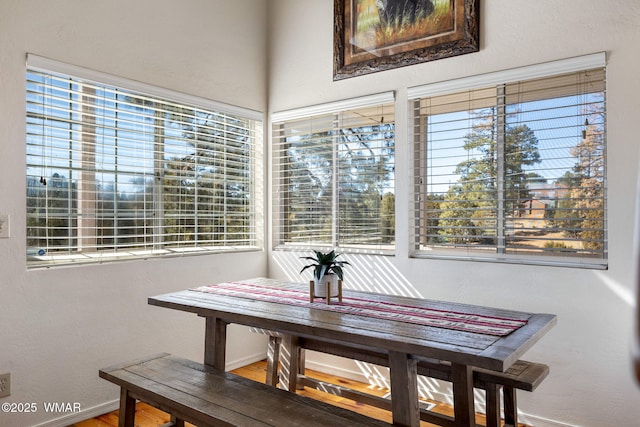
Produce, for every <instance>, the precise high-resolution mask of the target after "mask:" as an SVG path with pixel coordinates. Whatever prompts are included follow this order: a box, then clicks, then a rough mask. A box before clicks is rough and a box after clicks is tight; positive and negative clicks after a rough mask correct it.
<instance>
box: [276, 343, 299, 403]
mask: <svg viewBox="0 0 640 427" xmlns="http://www.w3.org/2000/svg"><path fill="white" fill-rule="evenodd" d="M299 354H300V344H299V338H298V337H294V336H291V335H283V336H282V342H281V346H280V355H281V358H280V372H281V376H280V388H282V389H284V390H289V391H290V392H293V393H295V392H296V388H297V382H298V373H299V372H300V357H299Z"/></svg>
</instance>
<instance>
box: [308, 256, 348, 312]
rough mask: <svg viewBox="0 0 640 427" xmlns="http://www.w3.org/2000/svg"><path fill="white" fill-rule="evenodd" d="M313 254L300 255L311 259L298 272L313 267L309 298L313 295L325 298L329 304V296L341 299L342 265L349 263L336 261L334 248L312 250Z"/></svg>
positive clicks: (311, 298) (311, 299) (312, 297)
mask: <svg viewBox="0 0 640 427" xmlns="http://www.w3.org/2000/svg"><path fill="white" fill-rule="evenodd" d="M314 252H315V256H305V257H300V258H301V259H306V260H308V261H312V263H311V264H309V265H306V266H304V267H303V268H302V270H300V273H302V272H303V271H305V270H306V269H307V268H313V280H312V281H311V283H310V285H311V287H310V292H309V300H310V301H311V302H313V299H314V297H320V298H326V299H327V304H330V303H331V302H330V298H331V297H338V299H339V300H340V301H342V286H341V285H342V280H343V279H344V273H343V271H342V267H343V266H345V265H351V264H349V263H348V262H347V261H338V260H337V258H338V257H339V256H340V254H337V253H336V251H335V250H332V251H331V252H326V253H324V252H321V251H314Z"/></svg>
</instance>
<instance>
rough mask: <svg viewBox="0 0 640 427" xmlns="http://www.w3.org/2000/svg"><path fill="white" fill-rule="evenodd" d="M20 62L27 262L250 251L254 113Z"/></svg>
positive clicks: (256, 172) (256, 170)
mask: <svg viewBox="0 0 640 427" xmlns="http://www.w3.org/2000/svg"><path fill="white" fill-rule="evenodd" d="M33 62H38V61H33ZM27 65H28V67H27V82H26V86H27V91H26V104H27V120H26V122H27V123H26V134H27V141H26V145H27V170H26V179H27V248H28V249H27V261H28V265H29V266H41V265H52V264H68V263H71V262H91V261H93V262H96V261H106V260H114V259H123V258H131V257H149V256H160V255H176V254H185V253H203V252H211V251H233V250H247V249H252V248H254V249H255V248H256V247H257V246H259V242H258V237H257V234H258V233H257V222H258V218H257V210H258V209H260V207H259V205H260V196H259V194H260V192H259V189H257V188H256V184H255V182H256V181H257V180H256V177H257V176H260V174H261V172H260V162H261V161H262V160H261V158H260V157H259V156H260V154H259V149H260V146H261V144H260V140H261V137H262V135H261V122H260V121H259V120H257V119H255V118H251V117H252V116H255V114H253V113H252V112H248V114H246V115H245V116H243V115H242V114H238V113H236V111H239V109H238V108H237V107H233V108H232V109H233V111H234V113H229V112H227V111H224V110H221V109H207V108H204V107H203V106H202V105H206V103H207V101H206V100H200V101H199V102H198V103H199V104H200V105H198V106H195V105H190V104H187V103H184V102H175V101H172V100H171V99H170V98H167V97H160V96H156V95H152V94H149V93H148V92H145V93H143V92H138V91H135V90H131V89H127V88H123V87H116V86H112V85H109V84H102V83H98V82H97V81H96V80H98V79H99V75H98V78H97V79H95V78H94V79H89V78H82V77H78V76H74V75H69V74H65V73H60V72H56V71H55V70H46V69H43V68H41V67H39V66H37V67H36V66H33V65H31V66H30V64H29V63H28V64H27ZM69 70H70V71H74V68H73V67H72V66H69V65H65V71H69ZM84 71H85V70H83V69H78V74H80V75H82V74H83V73H84ZM132 84H133V85H134V86H135V85H136V83H135V82H132ZM138 85H139V84H138ZM145 88H149V86H145ZM152 89H153V88H152ZM158 91H159V92H162V93H163V94H165V95H166V94H170V91H167V90H164V89H158ZM217 105H219V104H214V106H217Z"/></svg>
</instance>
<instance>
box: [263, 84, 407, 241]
mask: <svg viewBox="0 0 640 427" xmlns="http://www.w3.org/2000/svg"><path fill="white" fill-rule="evenodd" d="M369 99H375V100H376V101H379V100H380V99H385V101H386V102H384V103H379V102H378V103H376V104H373V105H360V104H362V102H358V103H356V105H357V106H355V107H353V108H348V107H345V104H342V105H341V104H340V103H336V104H331V106H329V105H324V106H319V107H318V108H308V109H304V111H305V112H309V111H318V112H319V113H318V114H315V115H305V114H299V112H297V111H291V112H286V113H277V114H274V119H273V156H274V162H273V163H274V180H273V182H274V194H275V196H274V200H275V205H276V206H275V211H276V213H275V215H274V221H275V224H274V235H275V239H274V241H275V242H276V246H277V247H279V248H286V247H289V248H301V247H304V248H310V247H333V248H343V249H351V250H356V249H357V250H362V251H378V252H380V251H386V250H392V249H393V246H394V242H395V190H394V174H395V155H394V153H395V147H394V145H395V144H394V130H395V123H394V106H393V103H392V102H390V101H392V100H393V97H392V94H389V96H386V97H372V98H369ZM352 105H353V104H352Z"/></svg>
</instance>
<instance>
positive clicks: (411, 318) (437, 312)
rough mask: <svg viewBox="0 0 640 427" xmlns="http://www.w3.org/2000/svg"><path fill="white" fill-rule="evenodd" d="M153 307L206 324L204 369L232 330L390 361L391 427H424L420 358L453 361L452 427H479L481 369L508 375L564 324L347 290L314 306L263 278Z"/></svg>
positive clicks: (304, 290)
mask: <svg viewBox="0 0 640 427" xmlns="http://www.w3.org/2000/svg"><path fill="white" fill-rule="evenodd" d="M148 303H149V304H151V305H155V306H160V307H165V308H170V309H175V310H181V311H186V312H191V313H195V314H197V315H199V316H202V317H204V318H205V319H206V321H205V325H206V326H205V337H204V339H205V346H204V363H205V364H207V365H211V366H213V367H216V368H218V369H225V363H226V342H227V339H233V337H228V336H227V325H229V324H239V325H245V326H250V327H255V328H260V329H264V330H269V331H274V332H277V333H280V334H283V336H287V337H291V340H292V341H293V344H295V340H296V339H313V340H314V341H315V342H322V343H323V345H325V346H326V348H329V349H330V348H331V346H336V347H338V346H340V347H341V348H344V346H348V347H352V348H355V349H361V350H365V351H366V350H371V351H375V352H377V353H378V354H379V353H382V354H386V355H387V356H388V366H389V377H390V383H391V408H392V417H393V424H394V425H398V426H411V427H417V426H419V425H420V407H419V403H418V380H417V377H418V375H417V360H418V359H419V358H421V357H426V358H430V359H437V360H440V361H443V362H446V363H450V364H451V372H452V384H453V401H454V421H453V425H456V426H475V405H474V393H473V387H474V386H473V368H474V367H476V368H483V369H489V370H494V371H499V372H504V371H505V370H507V369H509V367H510V366H511V365H512V364H513V363H514V362H516V361H517V360H518V359H519V358H520V357H521V356H522V355H523V354H524V353H525V352H526V351H527V350H528V349H529V348H531V346H533V345H534V344H535V343H536V342H537V341H538V340H539V339H540V338H541V337H542V336H543V335H544V334H545V333H546V332H547V331H549V330H550V329H551V328H552V327H553V325H555V323H556V321H557V318H556V316H555V315H553V314H543V313H526V312H521V311H513V310H506V309H500V308H491V307H484V306H479V305H469V304H461V303H456V302H445V301H436V300H429V299H421V298H410V297H402V296H393V295H386V294H379V293H369V292H361V291H354V290H348V289H345V290H344V291H343V298H342V301H341V302H339V301H335V300H334V301H331V304H327V303H326V301H325V300H323V299H315V301H314V302H313V303H310V302H309V284H301V283H293V282H287V281H281V280H275V279H265V278H256V279H248V280H242V281H236V282H226V283H218V284H213V285H206V286H199V287H196V288H191V289H186V290H182V291H178V292H172V293H168V294H164V295H159V296H154V297H150V298H149V299H148ZM289 344H290V345H291V344H292V343H291V342H290V343H289ZM293 348H295V347H293ZM291 378H295V376H292V377H291ZM292 391H295V389H293V390H292Z"/></svg>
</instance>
